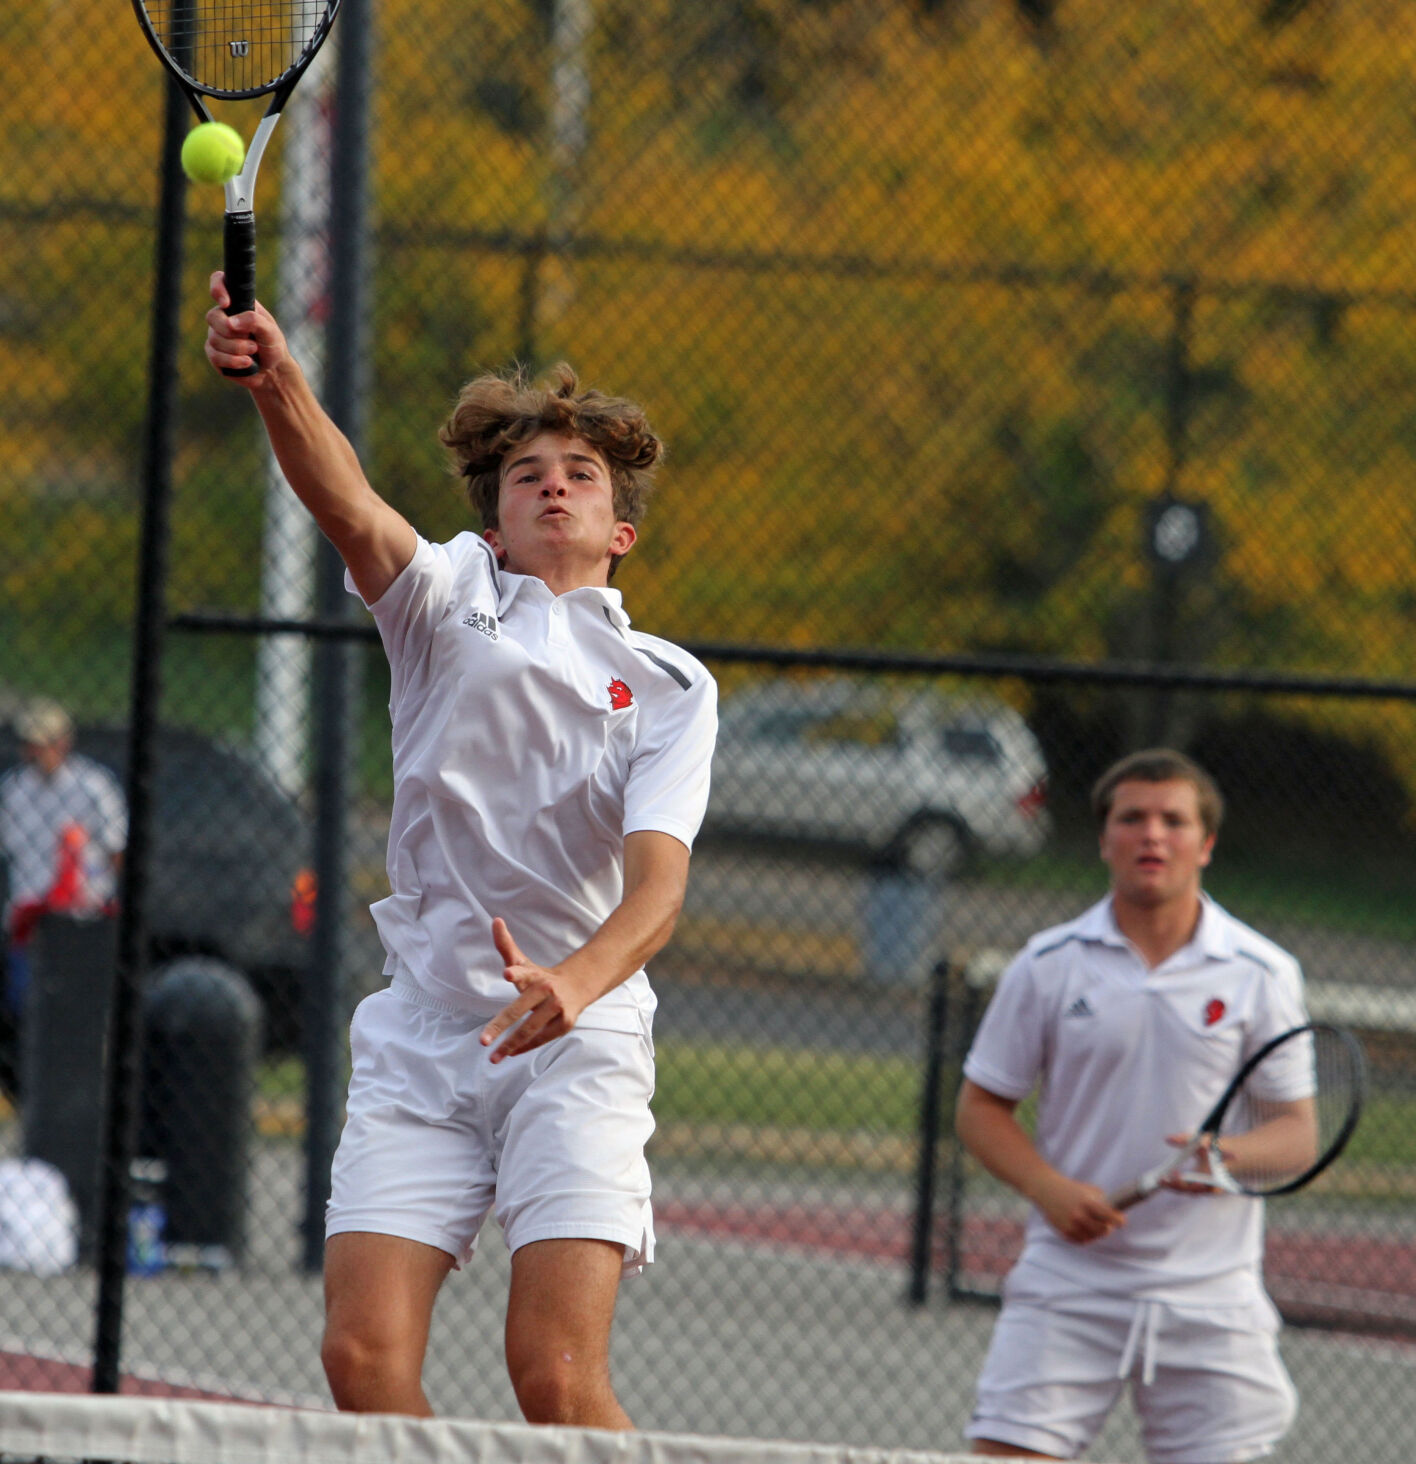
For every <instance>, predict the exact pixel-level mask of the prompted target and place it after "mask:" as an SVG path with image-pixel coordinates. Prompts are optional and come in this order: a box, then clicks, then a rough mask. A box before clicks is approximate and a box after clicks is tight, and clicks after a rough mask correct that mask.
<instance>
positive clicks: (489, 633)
mask: <svg viewBox="0 0 1416 1464" xmlns="http://www.w3.org/2000/svg"><path fill="white" fill-rule="evenodd" d="M462 623H463V624H464V625H470V626H471V627H472V629H473V630H480V631H481V632H482V634H483V635H484V636H486V637H487V639H488V640H500V639H501V629H500V627H499V626H498V625H497V618H496V616H495V615H488V614H487V612H486V611H485V610H474V611H473V612H472V613H471V614H470V615H464V616H463V617H462Z"/></svg>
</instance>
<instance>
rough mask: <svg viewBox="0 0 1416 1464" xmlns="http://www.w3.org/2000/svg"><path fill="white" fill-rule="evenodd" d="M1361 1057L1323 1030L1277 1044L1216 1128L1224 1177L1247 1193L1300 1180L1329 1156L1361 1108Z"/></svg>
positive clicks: (1331, 1032)
mask: <svg viewBox="0 0 1416 1464" xmlns="http://www.w3.org/2000/svg"><path fill="white" fill-rule="evenodd" d="M1362 1084H1363V1071H1362V1058H1361V1053H1360V1051H1359V1050H1358V1049H1357V1048H1355V1046H1354V1045H1353V1044H1352V1043H1351V1042H1350V1041H1349V1040H1348V1039H1347V1038H1346V1036H1345V1034H1343V1033H1341V1032H1339V1031H1336V1030H1335V1029H1329V1028H1321V1027H1320V1028H1317V1029H1316V1030H1307V1031H1303V1032H1301V1033H1299V1034H1298V1035H1296V1036H1295V1037H1294V1038H1293V1039H1291V1040H1289V1041H1286V1042H1283V1043H1280V1044H1279V1045H1278V1046H1277V1047H1275V1048H1274V1049H1273V1051H1272V1052H1270V1053H1269V1054H1268V1055H1267V1056H1266V1057H1265V1058H1264V1059H1263V1061H1261V1062H1260V1063H1259V1064H1258V1065H1257V1066H1256V1067H1255V1068H1254V1069H1253V1070H1252V1071H1251V1072H1250V1073H1249V1074H1248V1076H1247V1077H1246V1079H1245V1081H1244V1083H1243V1085H1242V1086H1241V1088H1240V1089H1239V1091H1238V1093H1237V1095H1236V1097H1235V1099H1234V1101H1233V1103H1232V1104H1231V1105H1230V1108H1229V1110H1228V1111H1227V1112H1226V1114H1225V1119H1224V1122H1223V1123H1222V1124H1221V1126H1220V1149H1221V1154H1222V1155H1224V1156H1225V1163H1226V1168H1227V1169H1228V1171H1229V1174H1230V1176H1231V1177H1232V1178H1233V1179H1234V1180H1235V1181H1236V1182H1237V1183H1238V1184H1239V1185H1240V1186H1241V1187H1242V1188H1243V1189H1245V1190H1248V1191H1249V1192H1250V1193H1252V1194H1274V1193H1276V1192H1278V1191H1280V1190H1283V1189H1288V1188H1291V1187H1293V1186H1295V1185H1297V1184H1298V1183H1300V1182H1302V1181H1303V1180H1304V1179H1305V1178H1306V1177H1307V1176H1308V1175H1309V1174H1311V1173H1313V1172H1314V1171H1315V1170H1316V1169H1318V1168H1320V1167H1322V1166H1323V1165H1325V1164H1326V1163H1327V1162H1328V1161H1329V1160H1330V1159H1331V1158H1333V1157H1334V1152H1335V1149H1336V1148H1338V1147H1340V1145H1341V1144H1342V1143H1344V1142H1345V1141H1346V1138H1347V1134H1348V1133H1349V1132H1350V1129H1351V1125H1352V1123H1353V1121H1354V1120H1355V1117H1356V1113H1357V1110H1358V1109H1359V1107H1360V1104H1361V1094H1362Z"/></svg>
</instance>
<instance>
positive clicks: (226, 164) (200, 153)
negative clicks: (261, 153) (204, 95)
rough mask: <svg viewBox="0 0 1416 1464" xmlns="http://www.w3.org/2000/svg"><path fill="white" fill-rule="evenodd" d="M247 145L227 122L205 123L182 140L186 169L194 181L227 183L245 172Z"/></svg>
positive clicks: (193, 129)
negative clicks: (229, 179) (243, 165)
mask: <svg viewBox="0 0 1416 1464" xmlns="http://www.w3.org/2000/svg"><path fill="white" fill-rule="evenodd" d="M245 160H246V144H245V143H244V142H242V141H241V134H240V133H239V132H237V130H236V129H235V128H234V127H228V126H227V125H226V123H225V122H202V123H200V124H199V125H198V126H196V127H194V128H192V130H191V131H190V132H189V133H188V134H187V136H186V140H185V141H184V142H183V143H182V171H183V172H184V173H185V174H186V175H187V176H188V177H189V178H190V179H191V180H192V181H193V182H194V183H225V182H226V180H227V179H228V178H234V177H235V176H236V175H237V173H239V172H240V171H241V164H242V163H243V162H245Z"/></svg>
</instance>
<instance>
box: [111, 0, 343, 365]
mask: <svg viewBox="0 0 1416 1464" xmlns="http://www.w3.org/2000/svg"><path fill="white" fill-rule="evenodd" d="M133 9H134V10H135V11H136V12H137V15H138V21H139V23H140V24H141V25H142V28H143V34H144V35H145V36H146V37H147V38H148V42H149V44H150V45H151V46H152V48H153V50H154V51H156V52H157V55H158V59H159V60H161V62H162V64H163V65H164V66H166V67H167V69H168V71H170V72H171V73H172V75H173V76H174V77H175V78H176V79H177V82H178V83H179V85H180V86H181V88H182V90H183V91H184V92H185V93H186V96H187V100H188V101H189V102H191V104H192V108H193V110H194V111H195V112H196V114H197V116H198V117H199V118H200V119H201V120H202V121H203V122H210V121H211V120H212V116H211V113H210V111H208V110H207V106H206V103H205V102H204V101H203V100H202V98H203V97H219V98H223V99H232V100H246V99H249V98H252V97H260V96H265V95H266V94H267V93H269V94H270V105H269V106H268V107H267V108H266V112H265V116H264V117H262V118H261V121H260V125H259V126H258V127H257V128H256V134H255V136H254V137H253V138H252V139H251V146H250V148H249V149H248V150H247V153H246V161H245V163H244V165H243V166H242V168H241V171H240V172H239V173H238V174H237V175H236V176H235V177H234V178H232V179H230V180H229V181H228V182H227V184H226V247H225V269H226V289H227V292H228V293H229V294H230V296H231V303H230V304H229V305H228V306H227V307H226V313H227V314H228V315H239V314H240V313H241V312H242V311H243V310H249V309H250V308H251V306H252V305H254V304H255V300H256V215H255V210H254V208H253V199H254V195H255V187H256V173H257V171H258V170H259V169H260V165H261V157H262V155H263V154H264V152H265V149H266V144H267V143H268V142H269V141H270V135H271V133H272V132H273V131H274V130H275V124H276V123H277V122H278V121H279V120H280V113H281V110H282V109H283V108H284V106H285V103H286V102H287V101H288V100H289V99H290V93H291V92H292V91H294V89H295V83H296V82H297V81H299V80H300V78H301V76H303V75H304V73H305V69H306V68H307V67H308V66H309V64H310V62H311V61H313V60H314V59H315V53H316V52H317V51H318V50H319V48H320V47H321V46H322V45H323V44H324V40H325V37H326V36H327V35H328V34H329V31H330V27H331V26H332V25H333V24H334V17H335V15H336V14H337V13H338V11H339V0H133ZM260 369H261V368H260V365H259V363H254V364H252V365H250V366H246V367H243V368H241V369H240V370H236V371H227V372H226V375H228V376H254V375H255V374H256V372H258V371H259V370H260Z"/></svg>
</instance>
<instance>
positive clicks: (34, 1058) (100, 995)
mask: <svg viewBox="0 0 1416 1464" xmlns="http://www.w3.org/2000/svg"><path fill="white" fill-rule="evenodd" d="M117 931H118V923H117V921H116V920H111V919H108V918H98V919H79V918H77V917H75V916H72V915H63V914H49V915H45V916H44V917H43V919H41V920H40V922H39V924H38V926H37V927H36V928H35V932H34V936H33V938H32V941H31V944H30V984H29V992H28V994H27V996H26V999H25V1007H24V1014H23V1017H22V1018H21V1029H20V1046H21V1062H20V1071H21V1073H22V1075H23V1080H22V1083H21V1087H20V1092H21V1098H20V1115H21V1120H22V1127H23V1133H24V1140H23V1143H24V1152H25V1154H26V1155H27V1156H29V1157H31V1158H35V1159H44V1160H47V1161H48V1162H49V1163H50V1164H53V1165H54V1166H55V1167H56V1168H57V1169H58V1170H59V1171H60V1172H61V1173H62V1174H63V1175H64V1178H65V1179H66V1180H67V1181H68V1185H69V1193H70V1194H71V1195H72V1196H73V1199H74V1203H75V1204H76V1205H77V1206H78V1210H79V1250H80V1254H81V1256H82V1257H83V1259H84V1260H86V1261H87V1260H91V1259H92V1258H93V1254H94V1246H95V1240H96V1236H97V1233H98V1205H99V1191H100V1171H99V1156H100V1153H101V1149H102V1143H103V1116H104V1113H105V1111H106V1110H107V1106H108V1095H107V1092H106V1090H105V1087H104V1074H105V1071H106V1064H107V1051H108V1020H109V1008H110V1006H111V1004H112V994H113V972H114V968H115V967H116V965H117V963H118V940H117Z"/></svg>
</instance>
